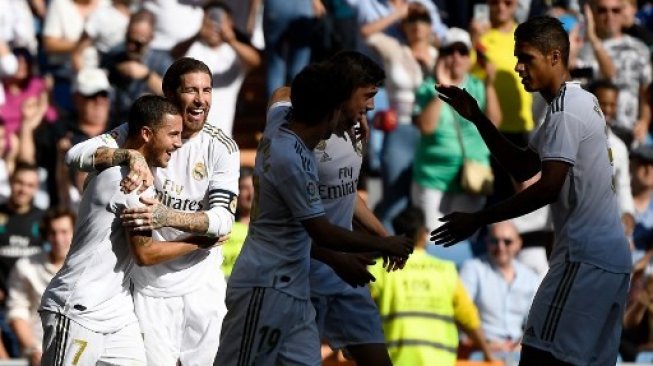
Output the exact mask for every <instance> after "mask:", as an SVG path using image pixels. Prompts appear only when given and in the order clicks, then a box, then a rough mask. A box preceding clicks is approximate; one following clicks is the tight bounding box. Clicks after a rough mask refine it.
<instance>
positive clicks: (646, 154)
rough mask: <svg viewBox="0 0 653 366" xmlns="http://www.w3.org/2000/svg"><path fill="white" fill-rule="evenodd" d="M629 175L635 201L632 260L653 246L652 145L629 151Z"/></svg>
mask: <svg viewBox="0 0 653 366" xmlns="http://www.w3.org/2000/svg"><path fill="white" fill-rule="evenodd" d="M630 177H631V188H632V193H633V201H634V202H635V229H634V231H633V243H634V246H635V247H634V248H633V249H634V251H633V262H637V261H638V260H639V259H640V258H642V256H643V255H644V252H645V251H648V250H650V249H652V248H653V147H649V146H639V147H637V148H635V149H634V150H632V151H631V152H630Z"/></svg>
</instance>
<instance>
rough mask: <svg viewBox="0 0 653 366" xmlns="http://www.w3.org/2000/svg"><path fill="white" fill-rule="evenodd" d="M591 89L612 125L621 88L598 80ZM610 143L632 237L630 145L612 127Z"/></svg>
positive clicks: (624, 220) (626, 227)
mask: <svg viewBox="0 0 653 366" xmlns="http://www.w3.org/2000/svg"><path fill="white" fill-rule="evenodd" d="M589 91H590V92H591V93H592V94H594V96H596V99H597V101H598V102H599V107H601V110H602V111H603V116H604V117H605V122H606V123H607V124H608V126H612V124H613V123H614V121H615V119H616V118H617V101H618V100H619V88H618V87H617V86H616V85H615V84H614V83H612V82H611V81H609V80H598V81H595V82H594V83H592V84H590V86H589ZM608 143H609V144H610V149H611V151H612V159H613V165H612V167H613V169H614V178H615V180H614V186H615V189H616V192H617V199H618V200H619V209H620V210H621V222H622V223H623V224H624V231H625V233H626V237H628V238H631V241H632V235H633V229H634V228H635V203H634V202H633V194H632V191H631V188H630V161H629V159H628V147H627V146H626V144H624V142H623V141H621V139H619V138H618V137H617V136H616V135H615V134H614V133H613V132H612V130H611V129H608Z"/></svg>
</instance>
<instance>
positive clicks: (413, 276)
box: [370, 208, 493, 366]
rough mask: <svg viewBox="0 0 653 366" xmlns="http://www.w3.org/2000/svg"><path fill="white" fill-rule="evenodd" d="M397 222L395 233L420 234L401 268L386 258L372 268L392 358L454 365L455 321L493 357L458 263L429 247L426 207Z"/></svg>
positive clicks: (402, 361)
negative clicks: (389, 265)
mask: <svg viewBox="0 0 653 366" xmlns="http://www.w3.org/2000/svg"><path fill="white" fill-rule="evenodd" d="M392 223H393V226H394V231H395V233H397V234H399V235H406V236H408V237H410V238H414V239H415V251H414V252H413V254H412V256H411V258H410V260H409V261H408V262H407V263H406V266H405V267H404V268H403V269H402V270H401V271H397V272H392V273H388V272H387V271H386V270H385V269H384V268H383V266H382V265H381V263H377V265H375V266H373V267H371V269H370V272H371V273H372V274H373V275H374V276H375V277H376V281H375V282H372V283H370V291H371V293H372V297H373V298H374V300H375V302H376V303H377V305H378V307H379V312H380V313H381V317H382V319H383V331H384V333H385V338H386V343H387V345H388V352H389V354H390V358H391V359H392V362H393V364H394V365H396V366H401V365H405V366H414V365H438V366H453V365H455V363H456V358H457V357H456V355H457V353H456V352H457V350H458V329H457V327H456V326H460V327H461V329H462V330H463V331H464V332H465V333H466V334H468V335H469V337H470V338H471V339H473V340H474V341H475V343H476V344H477V345H478V346H479V348H481V349H482V350H483V351H484V354H485V359H486V360H488V361H490V360H492V359H493V358H492V354H491V352H490V350H489V348H488V347H487V343H486V342H485V337H484V335H483V330H482V329H481V324H480V319H479V316H478V310H477V309H476V307H475V306H474V303H473V302H472V300H471V299H470V298H469V295H468V294H467V291H465V287H464V286H463V284H462V282H461V281H460V278H458V274H457V273H456V266H455V265H454V263H452V262H449V261H443V260H441V259H438V258H436V257H432V256H430V255H428V254H427V253H426V251H425V247H426V245H427V242H426V226H425V222H424V213H423V212H422V210H420V209H418V208H407V209H406V210H404V211H402V212H401V213H400V214H399V215H398V216H397V217H396V218H395V219H394V220H393V221H392Z"/></svg>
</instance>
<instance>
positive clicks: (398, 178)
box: [366, 2, 437, 230]
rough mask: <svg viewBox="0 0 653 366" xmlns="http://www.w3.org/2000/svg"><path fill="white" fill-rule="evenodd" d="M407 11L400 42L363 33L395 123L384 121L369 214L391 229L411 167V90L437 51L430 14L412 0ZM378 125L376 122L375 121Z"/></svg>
mask: <svg viewBox="0 0 653 366" xmlns="http://www.w3.org/2000/svg"><path fill="white" fill-rule="evenodd" d="M406 7H407V9H406V12H407V15H406V16H405V17H404V18H403V19H402V21H401V30H402V32H403V35H404V37H405V42H404V41H400V40H399V39H398V38H395V37H391V36H389V35H387V34H386V33H383V32H381V31H379V32H377V33H373V34H371V35H370V36H369V37H367V39H366V42H367V45H368V46H370V47H371V48H372V49H373V50H375V51H376V52H377V53H378V54H379V55H380V56H381V58H382V59H383V68H384V70H386V82H385V87H386V91H387V95H388V103H389V109H388V111H386V113H390V114H391V115H393V116H396V118H395V119H396V122H395V123H391V124H384V125H385V126H386V128H384V132H385V136H384V140H383V150H382V152H381V178H382V181H383V194H382V199H381V201H380V202H379V203H378V205H377V206H376V207H375V209H374V213H375V214H376V215H377V217H378V218H379V220H381V222H382V223H383V224H384V226H385V227H386V229H388V230H391V226H392V224H391V222H392V218H393V217H394V216H396V215H397V214H399V212H401V211H402V210H403V209H405V208H406V207H407V206H408V204H409V192H410V184H411V169H412V165H413V158H414V155H415V146H417V143H418V141H419V132H418V131H417V129H416V128H415V126H414V125H413V108H414V103H415V90H416V89H417V88H418V87H419V85H420V84H421V83H422V81H423V77H424V74H425V73H427V72H428V70H430V69H432V67H433V64H434V62H435V58H436V56H437V50H436V49H435V48H434V47H433V46H432V41H433V38H432V35H431V21H432V20H431V16H430V15H429V12H428V10H427V8H426V7H425V6H423V5H422V4H420V3H417V2H413V3H410V4H408V5H406ZM377 124H378V123H377Z"/></svg>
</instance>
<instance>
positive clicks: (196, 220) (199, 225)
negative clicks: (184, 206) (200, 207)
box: [168, 211, 209, 234]
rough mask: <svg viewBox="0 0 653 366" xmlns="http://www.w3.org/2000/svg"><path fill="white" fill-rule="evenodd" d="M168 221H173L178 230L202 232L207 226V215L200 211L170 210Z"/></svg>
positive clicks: (204, 231)
mask: <svg viewBox="0 0 653 366" xmlns="http://www.w3.org/2000/svg"><path fill="white" fill-rule="evenodd" d="M168 219H169V220H170V221H169V223H174V225H171V226H174V227H176V228H177V229H179V230H182V231H186V232H191V233H196V234H204V233H206V230H208V228H209V217H208V216H207V215H206V214H204V213H202V212H194V213H191V212H175V211H173V212H171V214H170V216H169V217H168Z"/></svg>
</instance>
